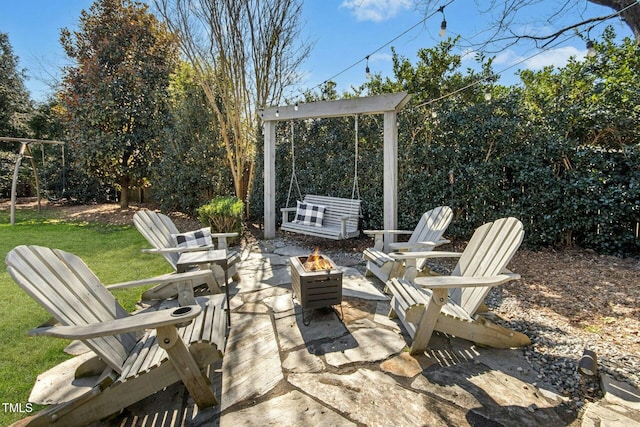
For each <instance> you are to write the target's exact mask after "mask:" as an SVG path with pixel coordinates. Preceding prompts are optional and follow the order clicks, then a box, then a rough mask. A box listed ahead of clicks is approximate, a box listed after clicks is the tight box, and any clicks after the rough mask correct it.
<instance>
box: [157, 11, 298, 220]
mask: <svg viewBox="0 0 640 427" xmlns="http://www.w3.org/2000/svg"><path fill="white" fill-rule="evenodd" d="M155 5H156V7H157V8H158V10H159V13H160V14H161V15H162V17H163V19H164V21H165V22H166V23H167V25H168V26H169V28H170V29H171V30H172V31H173V32H175V33H176V34H178V37H179V39H180V46H181V48H182V51H183V53H184V55H185V56H186V58H187V59H188V61H189V62H190V63H191V65H192V66H193V68H194V70H195V72H196V79H197V80H198V82H199V83H200V85H201V86H202V88H203V89H204V92H205V94H206V96H207V100H208V102H209V105H210V106H211V108H212V109H213V111H214V113H215V116H216V118H217V121H218V123H219V125H220V135H221V137H222V141H223V142H224V146H225V151H226V160H227V163H228V165H229V167H230V170H231V174H232V176H233V181H234V187H235V193H236V196H237V197H238V198H240V199H241V200H243V201H245V206H247V212H248V203H246V202H247V200H248V198H247V195H248V194H249V193H250V190H251V189H250V183H251V182H252V181H253V179H252V178H253V175H254V173H255V172H254V165H255V152H256V146H257V140H258V135H259V117H258V109H259V108H261V107H264V106H267V105H274V104H277V103H279V101H280V99H281V98H282V96H283V93H284V90H285V89H286V88H287V87H289V86H290V85H292V84H293V83H294V82H295V81H297V79H298V74H297V73H296V70H297V67H298V66H299V64H300V63H301V62H302V61H303V60H304V59H305V58H306V57H307V56H308V54H309V49H310V46H309V44H308V43H305V42H301V41H300V39H299V35H300V28H301V21H300V16H301V9H302V5H301V3H300V2H299V1H298V0H200V1H193V0H155Z"/></svg>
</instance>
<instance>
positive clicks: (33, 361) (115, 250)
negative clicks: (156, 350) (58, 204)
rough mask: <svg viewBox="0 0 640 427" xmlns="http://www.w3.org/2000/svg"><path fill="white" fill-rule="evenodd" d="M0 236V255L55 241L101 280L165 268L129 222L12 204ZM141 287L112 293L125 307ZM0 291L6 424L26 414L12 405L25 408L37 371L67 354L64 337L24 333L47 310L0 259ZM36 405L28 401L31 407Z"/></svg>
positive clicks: (0, 221)
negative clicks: (71, 217)
mask: <svg viewBox="0 0 640 427" xmlns="http://www.w3.org/2000/svg"><path fill="white" fill-rule="evenodd" d="M0 236H2V237H1V238H0V256H1V258H2V260H4V258H5V257H6V255H7V253H8V252H9V251H10V250H11V249H13V248H14V247H15V246H18V245H22V244H28V245H42V246H49V247H55V248H59V249H63V250H65V251H68V252H71V253H74V254H76V255H78V256H80V257H81V258H82V259H83V260H84V262H85V263H86V264H87V265H88V266H89V268H91V270H93V272H94V273H95V274H96V275H97V276H98V277H99V278H100V279H101V280H102V282H103V283H104V284H111V283H118V282H124V281H128V280H135V279H141V278H145V277H151V276H154V275H159V274H164V273H167V272H170V271H171V267H170V266H169V265H168V264H167V263H166V262H165V260H164V258H162V257H160V256H153V255H149V254H143V253H141V252H140V249H141V248H144V247H148V243H147V242H146V240H144V238H143V237H142V236H141V235H140V233H138V231H137V230H136V229H135V228H134V227H132V226H113V225H104V224H97V223H86V222H66V221H64V220H62V219H60V218H57V217H56V214H55V211H52V210H43V211H42V212H40V213H38V212H35V211H32V210H18V211H17V212H16V224H15V225H13V226H12V225H10V223H9V212H8V211H0ZM142 291H143V289H140V288H132V289H126V290H118V291H116V292H114V294H115V295H116V298H117V299H118V300H119V301H120V303H121V304H122V305H123V306H124V307H125V308H126V309H127V310H129V311H131V310H133V309H134V308H135V303H136V301H137V300H138V299H139V296H140V294H141V292H142ZM0 295H2V298H0V313H2V320H0V322H1V325H2V328H1V330H0V343H2V349H1V350H0V397H1V403H2V404H3V405H2V411H0V426H6V425H9V424H11V423H13V422H15V421H17V420H19V419H20V418H23V417H24V416H26V415H28V413H20V412H19V411H16V408H18V407H17V406H16V404H21V408H23V409H24V408H25V406H26V403H27V402H28V398H29V393H30V392H31V388H32V387H33V385H34V383H35V380H36V377H37V376H38V374H40V373H42V372H44V371H46V370H48V369H50V368H52V367H53V366H55V365H57V364H59V363H61V362H63V361H64V360H67V359H69V358H70V357H71V356H69V355H67V354H66V353H64V351H63V350H64V348H65V347H66V346H67V345H68V344H69V341H68V340H62V339H56V338H49V337H28V336H27V332H28V331H29V330H30V329H32V328H34V327H36V326H38V325H40V324H42V323H43V322H45V321H47V320H48V319H49V318H50V316H49V314H48V313H47V312H46V311H45V310H44V309H43V308H42V307H40V306H39V305H38V304H37V303H36V302H35V301H33V300H32V299H31V298H30V297H29V296H28V295H27V294H26V293H25V292H23V291H22V290H21V289H20V287H18V285H16V284H15V283H14V282H13V280H12V279H11V277H10V276H9V274H8V272H7V268H6V265H5V263H4V262H2V263H1V265H0ZM11 405H13V406H11ZM40 408H41V407H40V406H37V405H34V407H33V410H34V411H37V410H39V409H40Z"/></svg>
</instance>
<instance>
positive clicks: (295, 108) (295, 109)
mask: <svg viewBox="0 0 640 427" xmlns="http://www.w3.org/2000/svg"><path fill="white" fill-rule="evenodd" d="M298 108H300V107H299V106H298V103H297V102H296V105H294V106H293V110H294V111H298Z"/></svg>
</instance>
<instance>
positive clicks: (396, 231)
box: [363, 230, 413, 236]
mask: <svg viewBox="0 0 640 427" xmlns="http://www.w3.org/2000/svg"><path fill="white" fill-rule="evenodd" d="M363 233H364V234H367V235H369V236H375V235H376V234H411V233H413V231H411V230H364V231H363Z"/></svg>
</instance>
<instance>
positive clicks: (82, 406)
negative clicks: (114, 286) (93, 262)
mask: <svg viewBox="0 0 640 427" xmlns="http://www.w3.org/2000/svg"><path fill="white" fill-rule="evenodd" d="M6 263H7V266H8V271H9V274H10V275H11V277H12V278H13V279H14V281H15V282H16V283H17V284H18V285H20V286H21V287H22V289H24V291H25V292H27V293H28V294H29V295H30V296H31V297H32V298H33V299H35V300H36V301H37V302H38V303H40V305H42V306H43V307H44V308H45V309H46V310H47V311H48V312H49V313H50V314H51V315H52V316H53V317H54V318H55V319H56V320H57V321H58V322H59V324H60V325H56V326H47V327H41V328H37V329H35V330H33V331H31V332H30V334H31V335H35V336H38V335H45V336H53V337H59V338H67V339H79V340H82V342H84V343H85V344H86V345H87V346H88V347H89V348H90V349H91V350H93V351H94V352H95V353H96V355H97V357H96V358H94V359H92V360H91V363H87V364H85V365H83V366H81V367H80V368H78V370H77V371H76V375H79V374H80V373H81V372H82V373H84V374H87V375H86V376H94V375H96V376H97V375H99V377H98V378H99V379H98V381H97V383H96V384H95V386H94V387H93V388H92V389H91V390H90V391H89V392H88V393H86V394H84V395H82V396H80V397H78V398H76V399H73V400H71V401H69V402H66V403H63V404H60V405H56V406H53V407H51V408H47V409H45V410H43V411H41V412H38V413H37V414H35V415H34V416H33V417H30V418H29V419H27V420H24V422H25V424H24V425H30V426H31V425H33V426H49V425H52V424H53V425H60V426H65V427H68V426H85V425H88V424H91V423H92V422H94V421H98V420H100V419H103V418H105V417H107V416H109V415H112V414H114V413H117V412H119V411H120V410H122V409H123V408H126V407H127V406H130V405H132V404H133V403H135V402H137V401H139V400H141V399H143V398H145V397H147V396H149V395H151V394H153V393H155V392H157V391H159V390H162V389H163V388H165V387H167V386H169V385H171V384H173V383H175V382H177V381H182V382H183V383H184V385H185V386H186V388H187V389H188V391H189V393H190V394H191V396H192V397H193V399H194V401H195V402H196V404H197V405H198V406H199V407H200V408H204V407H208V406H211V405H216V404H217V399H216V396H215V394H214V392H213V390H212V389H211V386H210V382H209V379H208V377H207V376H206V375H205V374H204V373H202V372H201V371H202V370H205V369H206V368H207V366H209V365H211V364H212V363H214V362H216V361H217V360H219V359H220V358H221V357H222V353H223V351H224V348H225V344H226V338H225V332H226V327H227V325H226V316H225V315H224V307H225V304H226V295H225V294H224V293H220V294H216V295H211V296H207V297H198V298H193V297H192V301H191V302H192V304H191V305H187V306H178V304H177V301H176V300H175V299H174V300H171V301H169V302H166V307H169V308H168V309H159V310H157V311H152V310H147V311H145V312H142V313H140V314H137V315H133V316H132V315H129V314H128V313H127V312H126V311H125V310H124V308H122V306H120V304H118V302H117V301H116V299H115V298H114V296H113V295H112V294H111V293H110V292H109V291H108V290H107V289H106V288H105V287H104V286H103V284H102V283H101V282H100V280H99V279H98V278H97V277H96V276H95V275H94V274H93V272H92V271H91V270H90V269H89V268H88V267H87V265H86V264H85V263H84V262H83V261H82V260H81V259H80V258H79V257H77V256H75V255H73V254H70V253H68V252H64V251H61V250H56V249H49V248H45V247H41V246H18V247H16V248H15V249H13V250H12V251H11V252H9V254H8V255H7V257H6ZM207 274H208V275H209V276H212V275H213V273H212V272H211V271H201V272H196V273H187V275H186V277H190V276H198V275H200V276H205V275H207ZM173 277H174V279H175V280H182V276H181V275H179V274H176V275H174V276H173ZM212 280H213V278H212ZM171 302H173V303H174V304H173V306H172V305H171ZM136 332H138V333H140V335H141V337H140V338H137V335H136ZM54 423H55V424H54Z"/></svg>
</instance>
